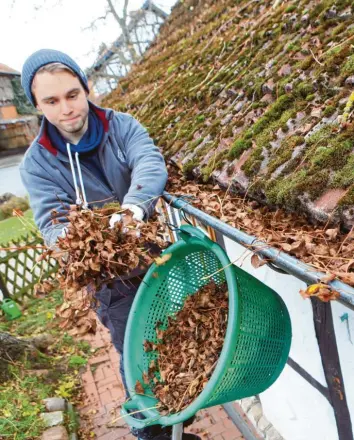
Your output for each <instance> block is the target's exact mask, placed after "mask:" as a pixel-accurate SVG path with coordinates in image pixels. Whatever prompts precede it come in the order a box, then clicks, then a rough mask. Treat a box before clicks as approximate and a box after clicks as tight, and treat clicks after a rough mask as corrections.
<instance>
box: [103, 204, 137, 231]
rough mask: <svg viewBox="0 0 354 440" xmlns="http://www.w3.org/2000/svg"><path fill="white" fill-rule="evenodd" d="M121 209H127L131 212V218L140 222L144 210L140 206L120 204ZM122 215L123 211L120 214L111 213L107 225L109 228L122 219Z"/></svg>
mask: <svg viewBox="0 0 354 440" xmlns="http://www.w3.org/2000/svg"><path fill="white" fill-rule="evenodd" d="M122 209H129V211H131V212H132V213H133V219H134V220H136V221H138V222H142V221H143V218H144V210H143V209H142V208H140V206H137V205H130V204H128V203H127V204H124V205H122ZM123 215H124V212H123V213H121V214H113V215H112V216H111V218H110V219H109V227H110V228H111V229H113V228H114V225H115V224H116V223H118V222H120V221H122V216H123Z"/></svg>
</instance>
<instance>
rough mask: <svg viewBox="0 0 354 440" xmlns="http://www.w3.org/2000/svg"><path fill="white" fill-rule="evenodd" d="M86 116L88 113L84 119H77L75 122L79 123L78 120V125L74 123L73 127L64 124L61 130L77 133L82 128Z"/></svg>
mask: <svg viewBox="0 0 354 440" xmlns="http://www.w3.org/2000/svg"><path fill="white" fill-rule="evenodd" d="M87 118H88V115H87V116H86V118H85V119H81V120H79V121H78V122H77V124H79V122H80V125H78V126H76V125H74V127H70V126H69V127H67V126H64V127H62V130H63V131H65V132H66V133H79V132H80V131H81V130H82V129H83V128H84V126H85V123H86V120H87Z"/></svg>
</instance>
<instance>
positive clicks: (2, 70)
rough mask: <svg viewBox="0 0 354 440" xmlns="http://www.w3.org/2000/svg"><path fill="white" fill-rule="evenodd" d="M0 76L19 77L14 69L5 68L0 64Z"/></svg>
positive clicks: (4, 65) (5, 66) (18, 73)
mask: <svg viewBox="0 0 354 440" xmlns="http://www.w3.org/2000/svg"><path fill="white" fill-rule="evenodd" d="M0 75H15V76H20V75H21V74H20V72H18V71H17V70H15V69H12V68H11V67H9V66H7V65H6V64H2V63H0Z"/></svg>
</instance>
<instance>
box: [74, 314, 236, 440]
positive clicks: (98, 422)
mask: <svg viewBox="0 0 354 440" xmlns="http://www.w3.org/2000/svg"><path fill="white" fill-rule="evenodd" d="M83 339H85V340H87V341H88V342H89V343H90V344H91V346H92V347H93V348H98V349H99V350H98V351H97V352H96V354H95V356H94V357H92V358H91V359H90V360H89V364H88V366H87V370H86V372H85V373H83V374H82V382H83V388H84V392H85V395H86V398H84V402H85V406H83V407H82V408H79V412H80V417H81V425H82V427H85V428H88V427H89V428H90V431H91V432H92V433H94V434H91V435H92V438H94V439H96V440H118V439H121V440H133V439H136V437H134V436H133V435H132V434H130V431H129V428H128V426H127V424H126V423H125V422H124V419H120V420H118V421H115V419H117V418H118V417H120V405H121V403H123V402H124V400H125V395H124V391H123V384H122V382H121V378H120V375H119V355H118V353H117V352H116V350H115V348H114V347H113V345H112V343H111V340H110V335H109V332H108V331H107V330H106V329H105V328H104V327H103V326H102V325H101V324H100V323H98V330H97V333H96V335H87V336H85V337H84V338H83ZM235 405H236V409H237V410H238V411H239V412H240V411H241V409H240V407H239V406H238V405H237V404H235ZM110 425H112V426H110ZM186 432H193V433H195V434H198V435H199V436H201V437H202V438H203V439H213V440H240V439H243V436H242V435H241V433H240V431H239V430H238V429H237V428H236V426H235V425H234V424H233V423H232V421H231V420H230V419H229V418H228V416H227V414H226V413H225V411H224V409H223V408H222V407H221V406H215V407H213V408H208V409H207V410H202V411H200V412H199V413H198V414H197V417H196V421H195V422H194V423H193V425H191V426H189V427H188V428H187V429H186Z"/></svg>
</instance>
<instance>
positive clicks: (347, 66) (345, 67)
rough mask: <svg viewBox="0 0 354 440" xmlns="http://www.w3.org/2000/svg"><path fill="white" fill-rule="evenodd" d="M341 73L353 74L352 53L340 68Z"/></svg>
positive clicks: (353, 57)
mask: <svg viewBox="0 0 354 440" xmlns="http://www.w3.org/2000/svg"><path fill="white" fill-rule="evenodd" d="M341 74H342V75H346V76H349V75H352V74H354V55H351V56H350V57H349V58H348V59H347V61H346V62H345V64H344V65H343V67H342V69H341Z"/></svg>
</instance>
